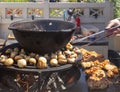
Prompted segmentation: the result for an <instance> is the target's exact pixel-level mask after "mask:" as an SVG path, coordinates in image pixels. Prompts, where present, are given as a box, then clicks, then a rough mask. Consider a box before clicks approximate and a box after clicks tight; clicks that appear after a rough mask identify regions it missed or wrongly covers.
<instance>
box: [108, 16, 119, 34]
mask: <svg viewBox="0 0 120 92" xmlns="http://www.w3.org/2000/svg"><path fill="white" fill-rule="evenodd" d="M117 25H120V18H116V19H113V20H111V21H110V22H109V23H108V25H107V26H106V30H107V32H109V29H110V28H111V27H113V26H117ZM113 33H114V34H118V33H120V28H117V29H116V30H115V31H114V32H113Z"/></svg>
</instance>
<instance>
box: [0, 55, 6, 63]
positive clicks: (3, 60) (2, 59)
mask: <svg viewBox="0 0 120 92" xmlns="http://www.w3.org/2000/svg"><path fill="white" fill-rule="evenodd" d="M6 59H7V56H5V55H1V57H0V62H1V63H4V62H5V60H6Z"/></svg>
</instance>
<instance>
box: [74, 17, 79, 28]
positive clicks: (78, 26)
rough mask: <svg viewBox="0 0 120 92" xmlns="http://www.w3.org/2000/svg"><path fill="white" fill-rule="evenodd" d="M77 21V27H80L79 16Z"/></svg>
mask: <svg viewBox="0 0 120 92" xmlns="http://www.w3.org/2000/svg"><path fill="white" fill-rule="evenodd" d="M75 21H76V27H80V17H79V16H77V17H76V19H75Z"/></svg>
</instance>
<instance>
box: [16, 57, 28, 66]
mask: <svg viewBox="0 0 120 92" xmlns="http://www.w3.org/2000/svg"><path fill="white" fill-rule="evenodd" d="M17 65H18V67H20V68H24V67H26V66H27V61H26V60H25V59H19V60H18V61H17Z"/></svg>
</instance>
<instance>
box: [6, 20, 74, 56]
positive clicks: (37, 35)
mask: <svg viewBox="0 0 120 92" xmlns="http://www.w3.org/2000/svg"><path fill="white" fill-rule="evenodd" d="M8 28H9V29H10V30H12V31H13V34H14V36H15V38H16V40H17V41H18V42H19V44H20V45H21V46H22V47H23V48H25V49H26V50H28V51H32V52H35V53H36V52H37V53H40V54H44V53H51V52H54V51H56V50H58V49H61V48H62V47H65V46H66V44H67V43H68V42H69V41H70V39H71V37H72V35H73V33H74V31H75V24H73V23H70V22H66V21H61V20H46V19H44V20H32V21H17V22H13V23H11V24H10V26H9V27H8Z"/></svg>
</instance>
